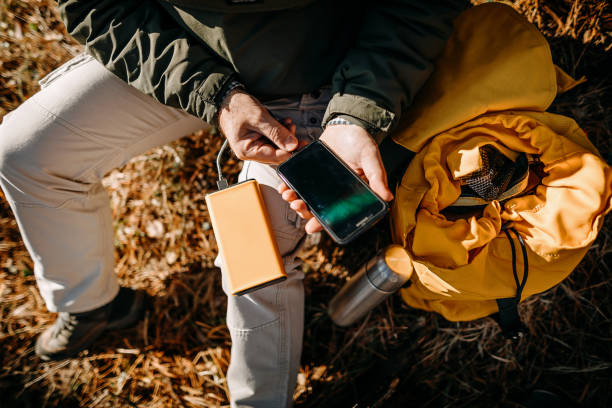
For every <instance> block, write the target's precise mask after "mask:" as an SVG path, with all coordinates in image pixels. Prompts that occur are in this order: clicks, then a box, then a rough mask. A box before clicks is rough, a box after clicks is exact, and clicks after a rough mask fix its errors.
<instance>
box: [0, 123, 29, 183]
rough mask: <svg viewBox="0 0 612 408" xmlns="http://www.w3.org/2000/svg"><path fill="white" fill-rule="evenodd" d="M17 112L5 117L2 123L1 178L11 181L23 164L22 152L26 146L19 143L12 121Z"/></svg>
mask: <svg viewBox="0 0 612 408" xmlns="http://www.w3.org/2000/svg"><path fill="white" fill-rule="evenodd" d="M14 115H15V112H11V113H9V114H7V115H5V116H4V118H3V120H2V123H0V176H1V177H2V178H4V179H6V180H9V181H11V180H12V179H13V178H14V174H15V173H16V172H18V171H19V170H18V168H19V165H20V163H22V162H23V158H22V155H21V151H22V150H24V148H25V146H24V145H23V143H18V142H17V139H18V138H17V137H16V134H17V132H18V130H17V129H15V128H14V127H15V126H14V124H15V122H14V121H13V120H12V119H13V117H14Z"/></svg>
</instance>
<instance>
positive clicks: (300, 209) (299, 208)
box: [289, 200, 314, 220]
mask: <svg viewBox="0 0 612 408" xmlns="http://www.w3.org/2000/svg"><path fill="white" fill-rule="evenodd" d="M289 207H290V208H291V209H292V210H293V211H295V212H296V213H298V215H299V216H300V217H301V218H303V219H305V220H309V219H311V218H313V217H314V216H313V215H312V213H311V212H310V210H308V206H307V205H306V203H305V202H304V201H302V200H294V201H292V202H291V203H290V204H289Z"/></svg>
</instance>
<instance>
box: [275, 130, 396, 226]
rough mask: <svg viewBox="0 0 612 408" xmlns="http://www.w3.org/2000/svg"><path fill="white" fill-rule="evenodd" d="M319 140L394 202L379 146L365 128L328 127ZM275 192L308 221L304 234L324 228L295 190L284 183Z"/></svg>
mask: <svg viewBox="0 0 612 408" xmlns="http://www.w3.org/2000/svg"><path fill="white" fill-rule="evenodd" d="M320 140H321V141H322V142H324V143H325V144H326V145H327V146H328V147H329V148H330V149H331V150H333V151H334V153H336V155H338V157H340V158H341V159H342V160H344V162H345V163H346V164H348V165H349V167H350V168H351V169H353V171H355V172H356V173H357V174H358V175H359V176H360V177H361V178H362V179H363V180H364V181H366V182H367V183H368V184H369V186H370V188H371V189H372V190H373V191H374V192H375V193H376V194H378V196H379V197H380V198H382V199H383V200H385V201H391V200H392V199H393V194H392V193H391V190H389V187H388V186H387V174H386V172H385V168H384V166H383V163H382V159H381V157H380V152H379V151H378V146H377V145H376V142H375V141H374V139H373V138H372V137H371V136H370V134H369V133H368V132H367V131H366V130H365V129H363V128H362V127H359V126H356V125H333V126H328V127H327V128H325V131H324V132H323V134H322V135H321V138H320ZM278 191H279V193H281V195H282V197H283V199H284V200H285V201H287V202H289V204H290V207H291V208H292V209H293V210H294V211H295V212H297V213H298V214H299V215H300V217H302V218H304V219H307V220H308V222H307V223H306V227H305V229H306V232H307V233H309V234H312V233H314V232H317V231H321V230H322V229H323V228H322V227H321V224H319V221H317V219H316V218H314V217H313V215H312V214H311V213H310V211H308V207H307V206H306V203H304V201H303V200H300V199H299V198H298V196H297V194H296V193H295V191H293V190H291V189H289V187H287V185H286V184H284V183H283V184H281V185H280V186H279V189H278Z"/></svg>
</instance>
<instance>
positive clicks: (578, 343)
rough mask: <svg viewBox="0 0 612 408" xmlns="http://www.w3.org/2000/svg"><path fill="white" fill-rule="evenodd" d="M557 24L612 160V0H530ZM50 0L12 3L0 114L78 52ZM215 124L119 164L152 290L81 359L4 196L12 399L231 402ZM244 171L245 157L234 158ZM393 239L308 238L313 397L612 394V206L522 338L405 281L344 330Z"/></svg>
mask: <svg viewBox="0 0 612 408" xmlns="http://www.w3.org/2000/svg"><path fill="white" fill-rule="evenodd" d="M515 3H516V4H515V6H516V7H517V9H518V10H520V11H521V12H523V13H524V14H525V15H526V16H527V17H528V18H529V19H530V20H531V21H532V22H534V23H535V24H537V25H538V27H539V28H540V29H541V30H542V31H543V32H544V33H546V34H547V35H548V36H549V37H550V39H551V43H552V48H553V55H554V57H555V60H556V61H557V63H558V64H560V65H561V66H562V67H563V68H564V69H566V70H567V71H568V72H570V73H571V74H574V75H576V76H581V75H583V74H584V75H586V76H587V78H588V79H589V81H588V82H587V83H586V84H584V85H582V86H580V87H578V88H577V89H575V90H573V91H571V92H569V93H568V94H566V95H563V96H562V97H560V98H559V99H558V100H557V101H556V102H555V104H554V106H553V107H552V110H553V111H556V112H559V113H563V114H567V115H570V116H573V117H575V118H576V119H577V120H578V121H579V123H580V124H581V125H582V126H583V127H584V128H585V129H586V130H587V132H588V133H589V135H590V137H591V139H592V140H593V142H594V143H595V144H596V145H597V146H598V148H599V149H600V150H601V151H602V153H603V155H604V156H605V157H607V158H608V162H610V161H611V160H610V154H611V146H610V137H611V129H612V123H611V121H612V107H611V106H610V100H612V85H611V83H612V81H611V73H610V71H611V69H610V67H612V60H611V58H610V51H609V50H610V48H611V47H612V34H611V16H612V10H611V9H610V6H609V5H606V3H605V2H603V1H585V2H578V1H569V0H557V1H537V0H530V1H516V2H515ZM79 49H80V48H79V47H78V46H77V45H75V44H74V43H73V42H72V41H71V40H70V39H69V38H68V37H67V36H66V35H65V33H64V31H63V27H62V26H61V24H60V23H59V21H58V18H57V15H56V12H55V8H54V3H51V2H50V1H49V0H30V1H15V0H7V1H4V2H2V3H0V116H2V115H4V114H5V113H7V112H9V111H10V110H12V109H14V108H16V107H17V106H18V105H19V104H20V103H21V102H22V101H23V100H24V99H25V98H27V97H28V96H29V95H31V94H32V93H33V92H35V91H36V90H37V83H36V82H37V80H39V79H40V78H41V77H42V76H44V74H45V73H47V72H48V71H50V70H51V69H53V68H54V67H56V66H58V65H59V64H60V63H61V62H62V61H65V60H66V59H68V58H69V57H70V56H71V55H74V54H75V53H77V52H78V50H79ZM219 145H220V140H219V137H216V136H215V135H209V134H196V135H192V136H189V137H186V138H183V139H181V140H179V141H177V142H175V143H173V144H171V145H169V146H165V147H160V148H157V149H154V150H152V151H151V152H148V153H147V154H145V155H143V156H139V157H137V158H135V159H134V160H132V161H131V162H130V163H129V164H127V165H126V166H125V167H123V168H121V169H118V170H115V171H113V172H112V173H111V174H109V175H108V176H107V177H106V179H105V185H106V187H107V188H108V190H109V192H110V194H111V197H112V205H113V211H114V216H115V220H116V222H115V247H116V258H117V268H116V272H117V274H118V275H119V277H120V279H121V281H122V283H123V284H125V285H129V286H132V287H136V288H142V289H144V290H146V291H147V293H148V295H149V304H148V307H147V313H146V316H145V319H144V321H143V322H141V323H140V324H139V326H138V327H136V328H134V329H129V330H124V331H121V332H116V333H109V335H108V336H107V337H106V338H105V340H104V341H103V342H100V344H98V345H96V346H95V347H93V348H92V349H90V350H89V351H88V352H85V353H83V354H82V355H81V356H80V357H79V358H76V359H71V360H66V361H64V362H59V363H43V362H41V361H39V360H38V359H37V358H36V357H35V356H34V355H33V342H34V339H35V337H36V335H37V334H38V333H40V331H41V330H43V328H44V327H45V326H46V325H47V324H49V323H50V322H51V321H53V319H54V316H53V315H52V314H49V313H47V312H46V310H45V307H44V304H43V302H42V299H41V298H40V296H39V294H38V292H37V290H36V287H35V281H34V278H33V276H32V262H31V260H30V259H29V257H28V255H27V252H26V250H25V248H24V246H23V244H22V242H21V240H20V237H19V233H18V230H17V226H16V223H15V221H14V220H13V218H12V215H11V213H10V210H9V209H8V206H7V205H6V203H5V202H4V201H3V200H2V201H1V202H0V250H1V252H0V266H1V268H2V269H1V270H0V350H2V352H1V354H0V395H1V396H2V399H0V406H2V407H4V406H9V407H12V406H15V407H39V406H61V407H72V406H75V407H77V406H78V407H119V406H120V407H134V406H139V407H168V406H178V407H214V406H224V405H227V389H226V384H225V378H224V372H225V370H226V369H227V364H228V360H229V344H230V340H229V335H228V332H227V330H226V329H225V325H224V309H225V302H226V301H225V297H224V295H223V293H222V291H221V288H220V284H219V276H218V272H217V271H216V270H215V269H214V267H213V266H212V260H213V258H214V255H215V253H216V247H215V242H214V239H213V235H212V231H211V229H210V224H209V220H208V215H207V211H206V207H205V205H204V200H203V197H204V194H205V193H206V192H207V191H208V190H209V189H211V188H212V186H213V185H214V172H213V169H212V163H213V160H212V158H213V157H214V154H215V152H216V151H217V150H218V148H219ZM226 167H227V168H226V171H228V172H230V173H232V174H233V175H234V176H235V175H236V173H237V171H238V168H239V163H237V162H231V161H230V162H228V163H227V165H226ZM387 242H388V236H387V231H386V230H385V228H384V226H379V227H377V228H376V229H375V230H373V231H371V232H369V233H368V234H367V236H365V237H362V238H360V239H359V241H358V242H357V243H355V244H354V245H351V246H350V247H347V248H339V247H337V246H336V245H334V244H333V242H331V241H330V240H329V239H327V238H325V237H323V239H322V240H321V242H320V244H319V245H318V246H314V245H310V246H308V247H307V249H305V250H304V251H303V253H302V255H301V256H302V258H303V259H304V269H305V272H306V274H307V278H306V286H307V289H306V290H307V304H306V308H307V309H306V313H307V316H306V330H305V333H306V334H305V339H304V342H305V345H304V353H303V358H302V367H301V373H300V376H299V385H298V389H297V391H296V403H297V406H299V407H368V406H370V407H405V406H419V407H438V406H440V407H464V406H469V407H490V406H504V407H516V406H519V405H518V404H517V403H516V401H517V400H518V399H519V398H520V397H521V396H522V395H524V394H525V393H527V392H528V391H529V390H531V389H533V388H546V389H549V390H553V391H556V392H557V393H559V394H560V395H562V396H563V397H564V398H565V399H566V400H567V401H568V403H569V404H570V406H577V405H581V406H585V407H591V406H592V407H606V406H610V405H611V404H612V389H611V387H610V386H611V385H612V380H611V378H612V322H611V319H612V298H611V297H610V296H611V295H610V293H612V278H611V277H610V276H612V275H611V273H610V272H611V271H610V266H611V264H610V262H611V260H612V256H610V254H611V253H612V233H611V224H610V221H608V222H607V223H606V226H605V228H604V229H603V231H602V233H601V234H600V237H599V238H598V240H597V242H596V243H595V245H593V247H592V249H591V250H590V251H589V252H588V254H587V256H586V257H585V259H584V261H583V262H582V263H581V264H580V266H579V267H578V269H577V270H576V271H575V272H574V273H573V274H572V275H571V276H570V278H568V279H567V280H566V281H564V282H563V283H562V284H560V285H558V286H557V287H555V288H553V289H551V290H549V291H547V292H546V293H544V294H542V295H540V296H537V297H533V298H531V299H529V300H527V301H526V302H524V304H523V305H522V314H523V316H524V319H525V321H526V323H527V324H528V326H529V330H530V335H529V336H528V337H526V338H524V339H523V340H521V342H520V344H519V345H518V346H516V347H514V346H512V345H511V344H508V343H506V341H505V340H504V339H503V338H501V337H500V335H499V329H498V327H497V326H496V325H495V324H494V323H493V322H492V321H491V320H490V319H482V320H479V321H475V322H471V323H464V324H456V323H449V322H447V321H445V320H444V319H442V318H441V317H439V316H437V315H434V314H431V313H425V312H421V311H418V310H411V309H409V308H408V307H407V306H405V305H404V304H403V303H402V302H401V300H400V299H399V297H393V298H392V299H390V300H389V301H388V302H386V303H385V304H383V305H382V306H380V307H379V308H377V309H376V310H375V311H374V312H372V313H371V314H370V315H369V316H368V318H367V319H366V320H364V321H363V322H360V323H359V324H356V325H355V326H353V327H350V328H348V329H342V328H338V327H335V326H333V325H332V323H331V322H330V320H329V319H328V318H327V316H326V313H325V308H326V304H327V302H328V301H329V299H330V298H331V297H332V296H333V294H334V293H335V292H336V291H337V290H338V289H339V287H340V286H341V285H342V284H343V282H344V281H345V279H346V277H347V276H348V274H349V271H354V270H355V268H356V267H357V266H358V265H360V264H361V263H362V262H363V261H365V260H366V259H368V258H369V257H370V256H371V255H372V254H374V253H375V252H376V250H377V248H380V247H382V246H384V245H385V244H386V243H387Z"/></svg>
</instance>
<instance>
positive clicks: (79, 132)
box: [30, 96, 117, 149]
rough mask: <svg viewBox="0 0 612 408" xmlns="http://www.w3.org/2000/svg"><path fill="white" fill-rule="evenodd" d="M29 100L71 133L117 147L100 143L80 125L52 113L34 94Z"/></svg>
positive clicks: (93, 141) (99, 144)
mask: <svg viewBox="0 0 612 408" xmlns="http://www.w3.org/2000/svg"><path fill="white" fill-rule="evenodd" d="M30 99H31V101H32V102H33V103H35V104H36V105H37V106H38V107H39V108H40V109H42V110H44V111H45V112H46V113H47V114H48V115H50V116H52V117H53V118H54V119H55V121H57V124H58V125H60V126H62V127H64V128H66V129H67V130H69V131H71V132H72V133H75V134H77V135H79V136H81V137H83V138H85V139H87V140H89V141H90V142H92V143H94V144H96V145H98V146H104V147H109V148H112V149H116V148H117V147H116V146H114V145H112V144H106V143H102V142H100V141H99V140H96V138H95V137H93V136H92V135H90V134H89V133H87V132H85V131H84V130H83V129H81V128H80V127H78V126H76V125H74V124H72V123H70V122H68V121H67V120H66V119H64V118H62V117H61V116H59V115H58V114H57V113H54V112H52V111H50V110H49V109H48V108H46V107H45V106H44V105H42V104H41V103H40V102H38V101H37V100H36V96H34V97H32V98H30Z"/></svg>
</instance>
